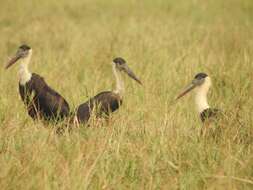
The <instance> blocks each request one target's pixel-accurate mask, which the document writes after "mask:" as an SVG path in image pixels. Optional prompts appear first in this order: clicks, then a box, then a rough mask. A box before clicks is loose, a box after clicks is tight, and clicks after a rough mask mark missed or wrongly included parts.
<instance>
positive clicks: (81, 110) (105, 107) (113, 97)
mask: <svg viewBox="0 0 253 190" xmlns="http://www.w3.org/2000/svg"><path fill="white" fill-rule="evenodd" d="M112 70H113V74H114V76H115V79H116V89H115V90H113V91H104V92H101V93H99V94H97V95H96V96H94V97H92V98H90V99H89V100H88V101H86V102H85V103H83V104H81V105H79V106H78V108H77V112H76V116H75V122H76V123H77V124H79V123H87V122H88V120H89V119H90V117H91V115H92V114H94V116H95V117H103V116H105V117H108V116H109V114H110V113H111V112H114V111H116V110H117V109H118V108H119V107H120V105H121V104H122V99H123V95H124V90H125V88H124V82H123V80H122V73H123V72H124V73H126V74H127V75H128V76H129V77H131V78H132V79H134V80H135V81H136V82H138V83H139V84H142V83H141V81H140V80H139V79H138V78H137V77H136V75H135V74H134V73H133V71H132V70H131V69H130V68H129V67H128V66H127V64H126V61H125V60H124V59H123V58H120V57H118V58H115V59H114V60H113V62H112Z"/></svg>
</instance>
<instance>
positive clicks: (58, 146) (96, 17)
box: [0, 0, 253, 189]
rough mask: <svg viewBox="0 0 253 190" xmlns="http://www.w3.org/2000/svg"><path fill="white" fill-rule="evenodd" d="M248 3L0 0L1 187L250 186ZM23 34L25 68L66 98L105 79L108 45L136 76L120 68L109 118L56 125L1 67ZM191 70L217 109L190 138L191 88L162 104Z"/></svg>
mask: <svg viewBox="0 0 253 190" xmlns="http://www.w3.org/2000/svg"><path fill="white" fill-rule="evenodd" d="M252 10H253V2H252V1H251V0H208V1H201V0H188V1H184V0H178V1H172V0H158V1H152V0H145V1H141V2H139V1H133V0H132V1H123V0H110V1H102V0H94V1H91V0H90V1H89V0H84V1H83V0H79V1H78V0H77V1H68V0H60V1H56V0H45V1H35V0H33V1H21V0H17V1H7V0H4V1H3V2H1V6H0V40H1V43H0V55H1V57H0V62H1V63H2V67H1V68H0V89H1V95H0V166H1V169H0V187H1V189H252V188H253V150H252V149H253V148H252V144H253V127H252V123H253V115H252V110H253V98H252V96H253V85H252V81H253V74H252V72H253V32H252V31H253V11H252ZM22 43H27V44H29V45H30V46H31V47H32V48H33V58H32V62H31V64H30V70H31V71H33V72H36V73H38V74H40V75H41V76H43V77H44V78H45V80H46V81H47V82H48V84H49V85H50V86H52V87H53V88H55V89H57V91H59V92H60V93H61V94H62V95H63V96H64V97H65V98H66V99H67V100H68V101H69V103H70V106H71V107H72V108H73V109H74V108H75V107H76V106H77V105H79V104H80V103H82V102H84V101H86V100H87V99H88V97H91V96H93V95H95V94H97V93H98V92H100V91H103V90H109V89H112V88H113V87H114V84H115V83H114V78H113V75H112V70H111V61H112V59H113V58H114V57H116V56H121V57H124V58H125V59H126V60H127V62H128V64H129V66H130V67H131V68H132V69H133V70H134V72H135V73H136V74H137V75H138V76H139V77H140V79H141V80H142V82H143V83H144V86H143V87H140V86H139V85H138V84H136V83H135V82H134V81H132V80H130V79H128V78H127V77H126V78H125V83H126V86H127V88H126V94H125V97H124V105H123V106H122V107H121V108H120V110H119V111H118V112H117V113H115V114H113V116H112V120H111V121H110V124H109V125H106V124H101V123H100V122H94V126H93V127H90V128H84V127H83V128H80V129H74V130H73V131H72V132H71V133H67V132H66V133H64V134H63V135H62V136H58V135H56V134H55V126H52V125H50V126H45V125H44V124H43V123H42V122H33V121H32V120H31V119H30V118H29V117H28V115H27V113H26V110H25V108H24V106H23V103H22V102H21V100H20V98H19V94H18V92H17V85H18V75H17V74H16V73H17V72H18V66H14V67H13V68H11V69H10V70H7V71H5V70H4V63H5V62H6V61H7V59H8V56H10V55H12V54H13V53H14V52H15V51H16V48H17V47H18V46H19V45H20V44H22ZM200 71H203V72H206V73H208V74H209V75H210V76H211V78H212V81H213V87H212V88H211V90H210V93H209V103H210V105H211V106H213V107H217V108H220V109H222V110H223V111H224V112H225V113H226V116H225V117H224V118H223V119H222V120H221V121H220V123H219V125H220V126H221V127H222V130H221V133H220V135H219V136H218V137H217V138H216V139H214V138H210V137H206V138H199V136H198V132H199V129H200V128H201V127H202V123H201V122H200V119H199V117H198V114H197V112H196V111H195V109H194V102H193V96H192V95H189V96H187V97H185V98H184V99H182V100H181V101H180V102H178V103H177V104H174V105H173V106H171V104H170V103H171V100H173V98H174V97H175V96H176V94H177V93H178V92H179V91H180V90H181V89H182V87H184V86H185V84H187V83H188V81H190V80H191V79H192V77H193V76H194V75H195V74H196V73H198V72H200ZM59 125H64V124H59Z"/></svg>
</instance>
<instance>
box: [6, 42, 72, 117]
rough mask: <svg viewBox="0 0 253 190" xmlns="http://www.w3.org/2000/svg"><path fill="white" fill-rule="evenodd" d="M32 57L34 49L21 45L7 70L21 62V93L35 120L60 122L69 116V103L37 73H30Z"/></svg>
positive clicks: (9, 62)
mask: <svg viewBox="0 0 253 190" xmlns="http://www.w3.org/2000/svg"><path fill="white" fill-rule="evenodd" d="M31 57H32V49H31V48H30V47H29V46H28V45H21V46H20V47H19V48H18V50H17V52H16V54H15V56H13V57H12V58H11V59H10V61H8V63H7V65H6V67H5V68H6V69H8V68H9V67H10V66H12V65H13V64H14V63H16V62H17V61H18V60H20V62H21V63H20V69H19V77H20V80H19V93H20V96H21V99H22V101H23V102H24V104H25V105H26V107H27V111H28V114H29V115H30V116H31V117H32V118H33V119H44V120H59V119H62V118H64V117H66V116H68V114H69V105H68V103H67V101H66V100H65V99H64V98H63V97H62V96H61V95H60V94H59V93H57V92H56V91H55V90H53V89H52V88H51V87H50V86H48V85H47V83H46V82H45V80H44V79H43V78H42V77H41V76H40V75H38V74H36V73H30V71H29V69H28V65H29V63H30V60H31Z"/></svg>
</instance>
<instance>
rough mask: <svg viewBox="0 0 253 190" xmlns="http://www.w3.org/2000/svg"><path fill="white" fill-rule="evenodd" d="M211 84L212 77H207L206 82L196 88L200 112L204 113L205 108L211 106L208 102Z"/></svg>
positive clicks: (196, 99)
mask: <svg viewBox="0 0 253 190" xmlns="http://www.w3.org/2000/svg"><path fill="white" fill-rule="evenodd" d="M211 84H212V83H211V79H210V77H206V78H205V81H204V83H203V84H202V85H201V86H198V87H197V88H196V94H195V103H196V106H197V110H198V112H199V113H202V112H203V111H204V110H205V109H208V108H209V107H210V106H209V104H208V102H207V93H208V91H209V88H210V87H211Z"/></svg>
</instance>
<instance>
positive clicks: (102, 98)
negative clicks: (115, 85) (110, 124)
mask: <svg viewBox="0 0 253 190" xmlns="http://www.w3.org/2000/svg"><path fill="white" fill-rule="evenodd" d="M121 104H122V99H121V98H120V96H119V95H118V94H116V93H114V92H111V91H105V92H101V93H99V94H98V95H96V96H94V97H93V98H91V99H89V100H88V101H87V102H85V103H83V104H81V105H80V106H79V107H78V108H77V119H78V121H79V122H81V123H86V122H88V120H89V118H90V116H91V114H92V112H93V111H94V112H95V116H96V117H102V116H108V115H109V114H110V113H111V112H114V111H116V110H117V109H118V108H119V106H120V105H121Z"/></svg>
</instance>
